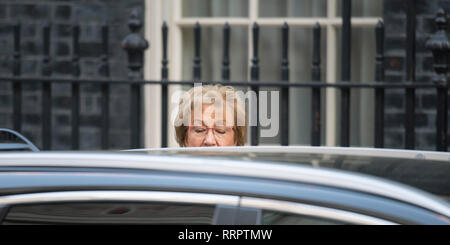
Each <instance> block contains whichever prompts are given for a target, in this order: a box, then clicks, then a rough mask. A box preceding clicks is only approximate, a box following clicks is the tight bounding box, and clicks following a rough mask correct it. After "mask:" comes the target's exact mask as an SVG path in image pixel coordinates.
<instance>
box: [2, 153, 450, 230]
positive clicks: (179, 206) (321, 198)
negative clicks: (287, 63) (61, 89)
mask: <svg viewBox="0 0 450 245" xmlns="http://www.w3.org/2000/svg"><path fill="white" fill-rule="evenodd" d="M449 160H450V154H448V153H439V152H427V151H406V150H394V149H370V148H353V147H349V148H341V147H302V146H245V147H206V148H205V147H199V148H164V149H134V150H126V151H116V152H6V153H2V154H0V223H1V224H172V225H191V224H218V225H224V224H227V225H278V224H283V225H284V224H294V225H303V224H305V225H311V224H326V225H331V224H352V225H353V224H358V225H393V224H427V225H428V224H433V225H435V224H439V225H441V224H442V225H448V224H450V205H449V200H450V199H449V197H450V182H449V180H450V178H449V176H450V161H449Z"/></svg>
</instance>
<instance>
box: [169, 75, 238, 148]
mask: <svg viewBox="0 0 450 245" xmlns="http://www.w3.org/2000/svg"><path fill="white" fill-rule="evenodd" d="M217 100H220V102H223V101H225V103H226V105H230V104H231V105H232V106H233V109H234V111H233V116H234V118H233V119H232V122H233V125H234V140H235V142H236V145H238V146H242V145H244V144H245V140H246V132H247V128H246V125H247V118H246V113H245V104H244V103H243V102H242V101H243V100H242V98H240V97H239V96H238V93H237V91H236V89H234V88H233V87H231V86H222V85H220V84H217V85H202V86H194V87H193V88H191V89H189V91H187V92H186V93H185V94H184V96H183V97H182V98H181V99H180V102H179V107H178V113H177V116H176V118H175V121H174V125H175V136H176V140H177V142H178V144H179V145H180V146H181V147H185V146H186V145H185V140H186V136H187V131H188V125H190V123H191V122H190V116H191V112H192V110H193V109H194V105H198V104H199V105H205V104H206V105H209V104H214V103H215V102H216V101H217ZM230 102H231V103H230ZM197 103H198V104H197ZM186 115H187V116H186ZM227 122H228V119H227Z"/></svg>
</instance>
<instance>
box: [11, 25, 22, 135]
mask: <svg viewBox="0 0 450 245" xmlns="http://www.w3.org/2000/svg"><path fill="white" fill-rule="evenodd" d="M20 29H21V24H20V22H19V21H17V23H16V24H15V25H14V65H13V76H15V77H19V76H20V75H21V60H20V59H21V53H20V52H21V50H20ZM13 127H14V130H16V131H18V132H20V131H22V83H21V82H20V81H15V82H13Z"/></svg>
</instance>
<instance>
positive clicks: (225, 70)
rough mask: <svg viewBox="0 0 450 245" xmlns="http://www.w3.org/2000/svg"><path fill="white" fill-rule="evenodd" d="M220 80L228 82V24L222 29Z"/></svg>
mask: <svg viewBox="0 0 450 245" xmlns="http://www.w3.org/2000/svg"><path fill="white" fill-rule="evenodd" d="M222 80H223V81H229V80H230V25H229V24H228V22H226V23H225V25H224V27H223V61H222Z"/></svg>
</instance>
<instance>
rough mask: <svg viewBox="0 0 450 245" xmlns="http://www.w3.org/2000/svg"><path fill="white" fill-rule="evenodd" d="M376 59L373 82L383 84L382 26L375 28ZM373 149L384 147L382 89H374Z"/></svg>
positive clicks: (379, 22) (379, 23) (381, 23)
mask: <svg viewBox="0 0 450 245" xmlns="http://www.w3.org/2000/svg"><path fill="white" fill-rule="evenodd" d="M375 39H376V56H375V57H376V58H375V63H376V64H375V81H377V82H384V24H383V22H382V21H381V20H380V21H378V23H377V25H376V27H375ZM375 147H376V148H383V147H384V88H376V89H375Z"/></svg>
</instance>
